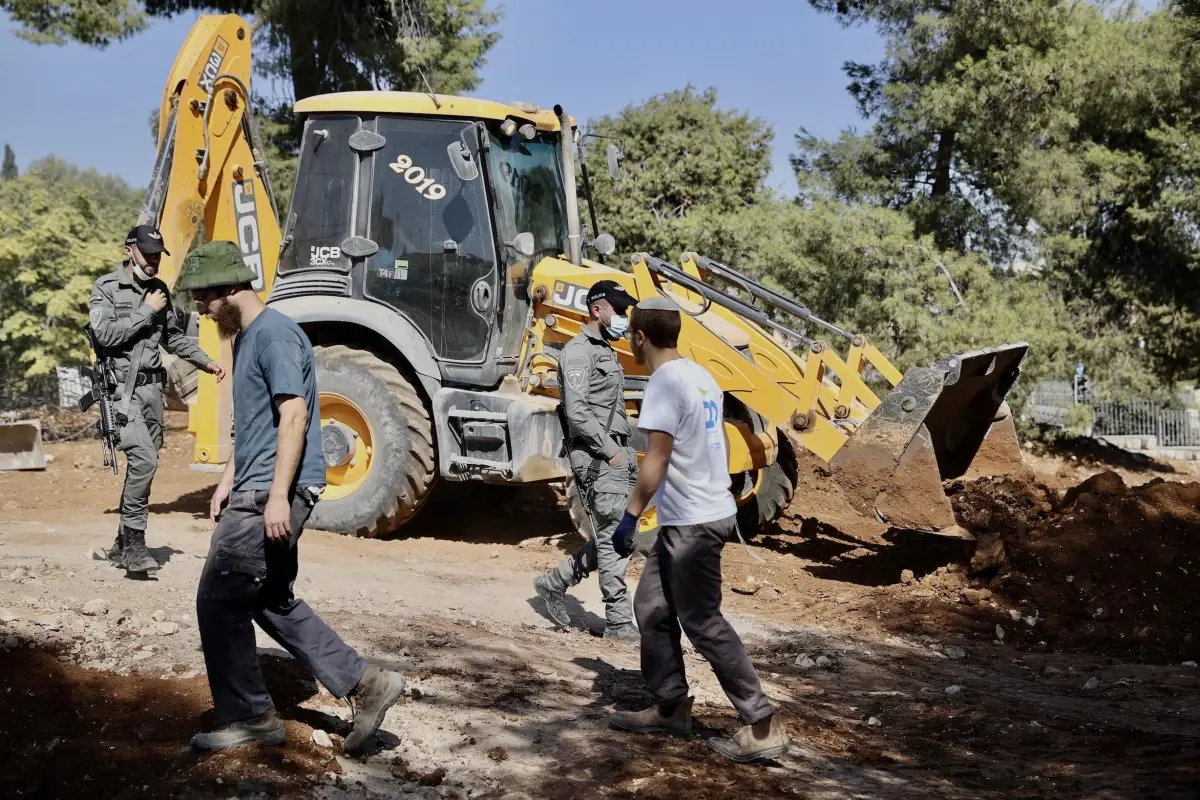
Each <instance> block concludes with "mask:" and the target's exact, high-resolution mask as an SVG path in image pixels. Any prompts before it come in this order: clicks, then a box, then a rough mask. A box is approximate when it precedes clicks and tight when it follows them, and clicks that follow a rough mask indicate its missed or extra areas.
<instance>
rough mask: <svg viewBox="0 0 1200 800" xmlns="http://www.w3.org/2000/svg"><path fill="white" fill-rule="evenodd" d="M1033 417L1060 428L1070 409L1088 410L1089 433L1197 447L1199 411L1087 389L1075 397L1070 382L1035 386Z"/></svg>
mask: <svg viewBox="0 0 1200 800" xmlns="http://www.w3.org/2000/svg"><path fill="white" fill-rule="evenodd" d="M1033 402H1034V418H1035V419H1036V420H1037V421H1038V422H1041V423H1043V424H1046V425H1054V426H1056V427H1063V426H1065V425H1066V424H1067V418H1068V415H1069V413H1070V408H1071V407H1072V406H1073V405H1085V406H1088V408H1089V409H1090V411H1091V421H1092V425H1091V430H1090V431H1089V433H1090V435H1092V436H1105V437H1111V436H1147V437H1149V436H1153V437H1155V439H1156V444H1157V446H1158V447H1200V410H1196V409H1182V408H1167V407H1164V406H1163V405H1162V404H1161V403H1159V402H1156V401H1154V400H1135V401H1132V402H1127V403H1117V402H1113V401H1110V400H1104V399H1102V398H1099V397H1097V396H1096V395H1095V394H1094V393H1092V392H1090V391H1088V392H1084V393H1082V394H1080V395H1079V396H1078V397H1076V396H1075V393H1074V392H1073V391H1072V389H1071V384H1070V382H1069V381H1043V382H1042V383H1039V384H1038V385H1037V387H1036V388H1035V389H1034V396H1033Z"/></svg>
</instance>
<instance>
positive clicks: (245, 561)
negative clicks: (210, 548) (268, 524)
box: [213, 543, 267, 580]
mask: <svg viewBox="0 0 1200 800" xmlns="http://www.w3.org/2000/svg"><path fill="white" fill-rule="evenodd" d="M213 565H214V566H215V567H216V568H217V569H218V570H220V571H221V572H240V573H241V574H243V575H249V576H250V577H252V578H256V579H257V580H262V579H263V578H265V577H267V559H266V557H265V556H264V555H263V553H262V552H261V551H260V552H258V553H251V552H247V551H245V550H242V549H240V548H237V547H233V546H231V545H228V544H225V543H221V544H218V545H217V553H216V557H215V558H214V559H213Z"/></svg>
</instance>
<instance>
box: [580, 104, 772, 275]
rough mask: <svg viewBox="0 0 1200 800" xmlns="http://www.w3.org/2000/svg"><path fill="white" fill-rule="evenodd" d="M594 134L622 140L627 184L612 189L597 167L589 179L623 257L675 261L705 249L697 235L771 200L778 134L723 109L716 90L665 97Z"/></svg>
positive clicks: (600, 125)
mask: <svg viewBox="0 0 1200 800" xmlns="http://www.w3.org/2000/svg"><path fill="white" fill-rule="evenodd" d="M588 129H589V131H590V132H593V133H596V134H598V135H603V136H615V137H618V138H620V139H622V140H623V144H624V154H625V158H624V160H623V162H622V172H623V174H622V179H621V180H620V181H618V182H616V183H613V182H612V181H610V180H609V179H608V177H606V175H607V172H606V170H604V169H596V168H594V167H593V168H592V169H591V170H590V173H591V175H592V189H593V193H594V195H595V202H596V211H597V216H598V217H599V224H600V227H601V229H602V230H605V231H607V232H609V233H612V234H613V235H614V236H615V237H616V239H617V245H618V247H619V248H620V250H621V252H622V253H624V254H630V253H634V252H638V251H647V252H650V253H652V254H655V255H658V256H659V257H661V258H666V259H668V260H676V259H678V256H679V253H680V251H681V250H682V249H685V248H691V247H697V246H698V244H697V242H696V239H695V237H696V234H697V233H698V232H700V231H701V230H704V229H706V228H707V227H708V226H709V225H710V224H712V223H714V222H718V221H720V219H721V217H723V216H725V215H729V214H733V213H734V212H737V211H739V210H740V209H744V208H747V207H750V206H754V205H756V204H758V203H760V202H762V201H763V200H764V199H765V195H764V193H763V192H764V189H763V186H764V182H765V180H766V177H767V173H768V172H769V171H770V166H771V150H770V142H771V136H772V132H771V129H770V128H769V127H768V126H767V124H766V123H765V122H764V121H763V120H761V119H757V118H752V117H750V116H749V115H748V114H744V113H741V112H737V111H725V110H721V109H719V108H717V94H716V91H715V90H714V89H711V88H710V89H706V90H704V91H702V92H697V91H696V90H695V89H694V88H693V87H691V86H688V87H687V88H685V89H683V90H682V91H675V92H668V93H666V94H662V95H658V96H655V97H652V98H650V99H649V100H647V101H645V102H644V103H642V104H640V105H636V106H634V105H631V106H627V107H626V108H624V109H622V110H621V112H620V113H619V114H617V115H615V116H606V117H602V118H601V119H599V120H596V121H595V122H594V123H590V124H589V125H588ZM588 141H589V142H591V141H596V142H599V143H600V146H599V147H596V148H594V149H595V150H600V151H602V147H603V145H604V144H606V143H607V142H606V141H605V140H603V139H598V140H588ZM708 255H712V256H714V257H716V256H718V255H719V254H717V253H711V252H710V253H708Z"/></svg>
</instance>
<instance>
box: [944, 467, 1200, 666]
mask: <svg viewBox="0 0 1200 800" xmlns="http://www.w3.org/2000/svg"><path fill="white" fill-rule="evenodd" d="M950 493H951V500H952V502H953V504H954V508H955V514H956V517H957V518H958V520H959V524H960V525H962V526H963V527H965V528H967V529H968V530H970V531H971V532H972V533H974V534H975V535H976V536H977V537H978V543H977V545H976V548H975V551H974V554H973V556H972V558H971V562H970V565H969V567H968V568H966V569H965V570H964V569H961V568H960V569H958V570H943V571H940V572H939V573H936V574H933V575H930V576H928V577H927V578H926V580H927V581H929V582H930V583H931V584H932V583H936V584H938V585H937V586H936V587H935V588H938V589H941V590H943V591H945V590H947V589H948V588H949V586H948V585H947V583H946V582H947V578H948V577H949V576H948V575H947V574H945V573H947V572H949V573H951V574H953V573H955V572H957V573H958V576H959V578H960V581H961V585H962V586H963V587H964V589H965V591H964V592H963V595H964V597H963V598H962V600H961V602H964V603H965V604H968V605H970V604H976V605H979V606H980V607H981V610H982V609H988V610H990V611H996V610H1000V611H1002V610H1003V608H999V606H1008V607H1010V610H1009V614H1010V615H1011V616H1010V619H1009V620H1008V621H1007V624H1008V625H1009V626H1013V625H1014V623H1015V627H1016V629H1017V630H1020V631H1022V633H1024V634H1025V636H1024V638H1027V639H1030V640H1033V639H1036V640H1039V641H1046V642H1047V643H1048V644H1050V645H1052V646H1056V647H1060V648H1071V649H1074V648H1086V649H1089V650H1094V651H1097V652H1102V653H1107V654H1113V655H1122V656H1125V657H1135V658H1140V659H1146V660H1165V661H1178V660H1181V659H1196V658H1197V657H1198V656H1200V640H1198V639H1197V630H1200V603H1198V602H1196V597H1195V591H1194V589H1195V585H1196V576H1197V575H1198V574H1200V483H1178V482H1168V481H1164V480H1162V479H1161V478H1156V479H1154V480H1151V481H1150V482H1148V483H1145V484H1143V485H1141V486H1136V487H1128V486H1126V484H1125V482H1124V481H1123V480H1122V479H1121V477H1120V476H1119V475H1117V474H1116V473H1113V472H1102V473H1099V474H1097V475H1094V476H1092V477H1091V478H1089V479H1088V480H1086V481H1084V482H1083V483H1081V484H1079V485H1078V486H1075V487H1073V488H1071V489H1069V490H1067V491H1066V492H1065V493H1063V494H1061V495H1060V494H1059V493H1058V492H1056V491H1054V490H1052V489H1049V488H1047V487H1046V486H1045V485H1043V484H1041V483H1038V482H1037V481H1033V480H1022V479H1018V480H1008V479H997V478H985V479H981V480H978V481H973V482H969V483H956V484H954V485H952V486H951V487H950ZM982 592H986V594H983V593H982ZM992 597H995V598H996V600H998V601H1000V602H999V604H998V606H993V605H992V604H991V603H988V602H980V601H986V600H990V599H991V598H992ZM1014 612H1015V614H1014Z"/></svg>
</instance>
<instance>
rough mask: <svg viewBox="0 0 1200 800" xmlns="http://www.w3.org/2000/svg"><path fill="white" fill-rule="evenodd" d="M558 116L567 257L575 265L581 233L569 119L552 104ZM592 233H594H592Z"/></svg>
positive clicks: (580, 253) (578, 260)
mask: <svg viewBox="0 0 1200 800" xmlns="http://www.w3.org/2000/svg"><path fill="white" fill-rule="evenodd" d="M554 116H556V117H558V125H559V132H560V134H561V136H560V137H559V138H560V141H561V146H562V168H563V191H564V193H565V194H566V204H567V257H568V258H570V260H571V263H572V264H574V265H575V266H577V267H578V266H580V265H581V264H582V263H583V233H582V227H581V226H580V223H579V197H578V196H577V195H576V194H575V158H574V154H573V153H572V152H571V145H572V144H573V142H572V140H571V120H570V119H568V118H567V112H566V111H563V107H562V106H560V105H557V104H556V105H555V106H554ZM593 235H594V234H593Z"/></svg>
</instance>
